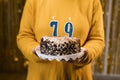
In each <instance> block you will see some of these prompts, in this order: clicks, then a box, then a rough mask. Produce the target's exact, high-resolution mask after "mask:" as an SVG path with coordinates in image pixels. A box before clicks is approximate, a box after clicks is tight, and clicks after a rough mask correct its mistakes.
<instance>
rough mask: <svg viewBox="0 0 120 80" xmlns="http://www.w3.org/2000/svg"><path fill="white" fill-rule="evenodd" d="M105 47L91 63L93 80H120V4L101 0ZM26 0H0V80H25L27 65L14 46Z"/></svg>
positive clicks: (115, 1) (111, 0)
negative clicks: (101, 53)
mask: <svg viewBox="0 0 120 80" xmlns="http://www.w3.org/2000/svg"><path fill="white" fill-rule="evenodd" d="M101 3H102V7H103V15H104V28H105V39H106V47H105V50H104V54H103V55H102V56H101V57H99V58H98V59H97V60H96V61H95V62H93V66H92V68H93V78H94V80H120V64H119V62H120V0H101ZM24 4H25V0H0V80H25V78H26V74H27V65H28V64H29V63H28V61H27V60H26V59H25V58H24V56H23V55H22V54H21V52H20V51H19V49H18V48H17V45H16V35H17V34H18V30H19V24H20V19H21V15H22V11H23V8H24Z"/></svg>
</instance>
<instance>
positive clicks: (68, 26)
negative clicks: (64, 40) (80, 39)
mask: <svg viewBox="0 0 120 80" xmlns="http://www.w3.org/2000/svg"><path fill="white" fill-rule="evenodd" d="M69 20H71V18H69ZM65 32H66V33H68V35H69V37H72V34H73V25H72V22H71V21H69V22H67V23H66V24H65Z"/></svg>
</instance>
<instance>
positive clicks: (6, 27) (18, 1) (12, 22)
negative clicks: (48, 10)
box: [0, 0, 25, 72]
mask: <svg viewBox="0 0 120 80" xmlns="http://www.w3.org/2000/svg"><path fill="white" fill-rule="evenodd" d="M24 2H25V0H0V71H1V72H2V71H22V70H24V69H25V66H24V65H25V59H24V57H23V55H22V54H21V53H20V51H19V50H18V48H17V45H16V35H17V33H18V30H19V23H20V19H21V13H22V10H23V5H24Z"/></svg>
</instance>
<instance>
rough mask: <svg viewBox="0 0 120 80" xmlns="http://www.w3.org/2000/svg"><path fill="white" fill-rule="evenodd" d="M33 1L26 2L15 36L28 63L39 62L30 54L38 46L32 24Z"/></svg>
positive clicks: (27, 0)
mask: <svg viewBox="0 0 120 80" xmlns="http://www.w3.org/2000/svg"><path fill="white" fill-rule="evenodd" d="M32 1H33V0H26V4H25V7H24V11H23V14H22V19H21V23H20V30H19V33H18V35H17V45H18V48H19V49H20V50H21V52H22V53H23V55H24V56H25V57H26V58H27V59H28V60H30V61H35V62H36V61H40V59H39V58H38V57H37V56H36V55H35V54H34V53H33V52H32V51H33V49H34V48H35V47H36V46H38V45H39V43H38V42H37V41H36V39H35V34H34V30H33V27H34V25H33V24H34V22H33V2H32Z"/></svg>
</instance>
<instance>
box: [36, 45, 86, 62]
mask: <svg viewBox="0 0 120 80" xmlns="http://www.w3.org/2000/svg"><path fill="white" fill-rule="evenodd" d="M35 51H36V54H37V55H38V57H39V58H40V59H43V60H45V59H48V60H49V61H52V60H57V61H61V60H65V61H68V60H69V59H72V60H75V59H77V58H81V57H82V56H83V55H84V51H86V49H85V48H83V47H81V52H79V53H76V54H71V55H61V56H52V55H45V54H42V53H41V52H40V47H39V46H38V47H36V48H35Z"/></svg>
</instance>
